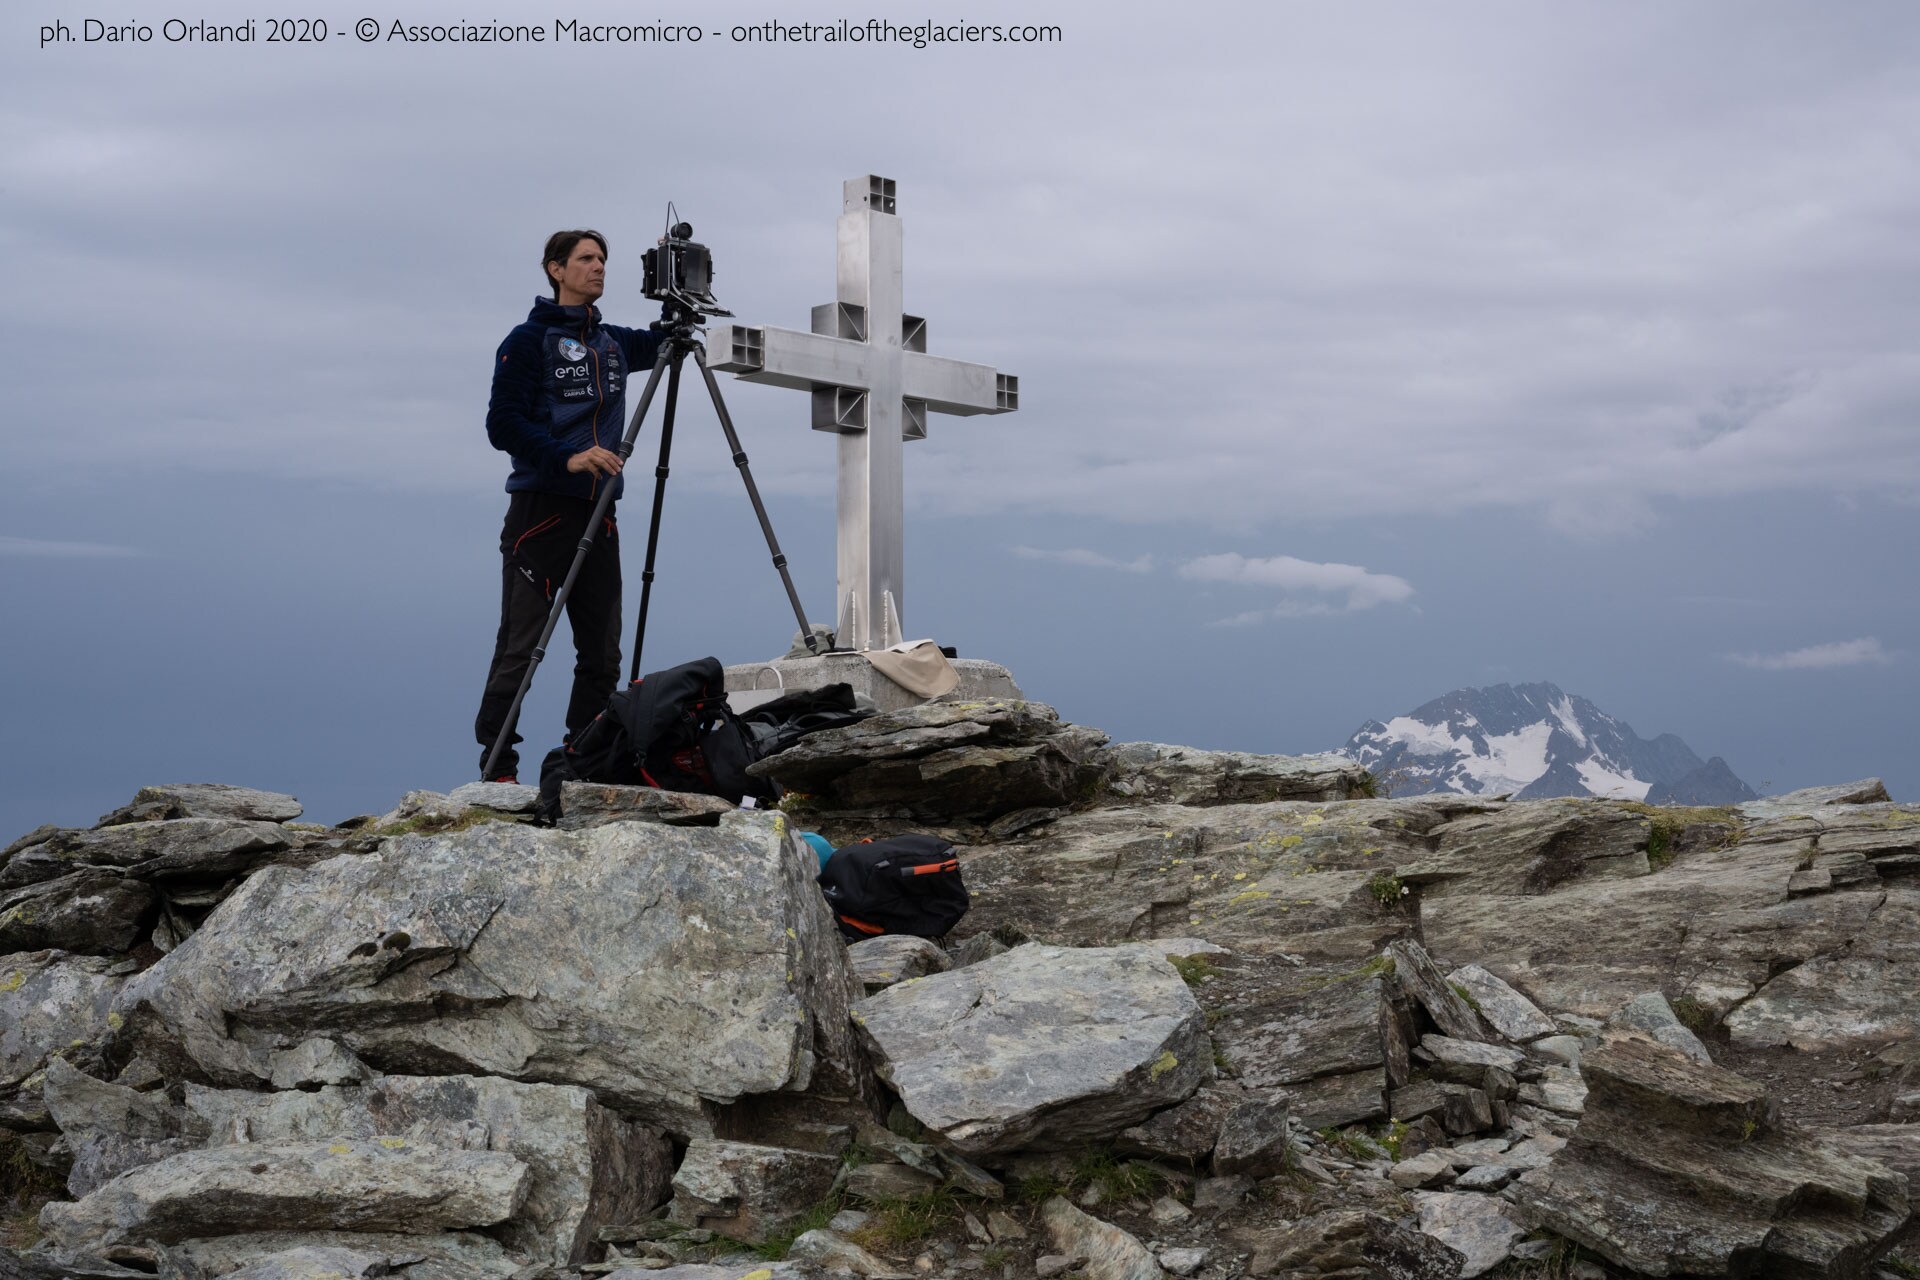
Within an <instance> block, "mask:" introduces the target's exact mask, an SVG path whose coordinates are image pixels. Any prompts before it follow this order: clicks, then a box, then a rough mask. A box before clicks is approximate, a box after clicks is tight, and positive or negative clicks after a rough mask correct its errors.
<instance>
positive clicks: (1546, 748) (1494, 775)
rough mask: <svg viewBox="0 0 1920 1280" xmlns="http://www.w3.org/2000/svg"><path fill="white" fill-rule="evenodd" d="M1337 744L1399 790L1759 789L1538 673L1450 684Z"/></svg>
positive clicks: (1676, 799) (1735, 798)
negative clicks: (1537, 677)
mask: <svg viewBox="0 0 1920 1280" xmlns="http://www.w3.org/2000/svg"><path fill="white" fill-rule="evenodd" d="M1342 752H1343V754H1345V755H1347V756H1349V757H1351V758H1352V759H1354V760H1355V761H1357V762H1359V763H1360V764H1362V765H1364V766H1365V767H1366V768H1368V769H1369V770H1371V771H1372V772H1373V773H1374V774H1375V775H1376V776H1379V777H1383V778H1385V779H1387V780H1388V783H1389V787H1390V789H1391V791H1392V793H1393V794H1394V795H1403V796H1404V795H1423V794H1426V793H1429V792H1435V791H1448V792H1456V793H1459V794H1462V795H1486V796H1493V795H1510V796H1512V797H1513V798H1515V799H1517V800H1541V799H1546V798H1548V797H1552V796H1605V797H1608V798H1612V799H1620V800H1644V801H1646V802H1648V803H1650V804H1690V805H1720V804H1738V803H1740V802H1742V801H1745V800H1753V799H1757V798H1758V797H1757V796H1756V795H1755V793H1754V791H1753V789H1752V788H1751V787H1749V786H1747V784H1746V783H1744V782H1742V781H1741V780H1740V779H1739V778H1737V777H1735V776H1734V773H1733V770H1732V769H1730V768H1728V767H1727V762H1726V761H1725V760H1722V759H1721V758H1720V757H1719V756H1714V757H1713V758H1712V759H1710V760H1706V761H1704V762H1703V761H1702V760H1701V759H1700V757H1699V756H1697V755H1695V754H1694V753H1693V750H1692V749H1691V748H1690V747H1688V746H1687V744H1686V743H1684V742H1682V741H1681V740H1680V739H1679V738H1677V737H1675V736H1674V735H1673V734H1671V733H1663V734H1661V735H1660V736H1659V737H1657V738H1654V739H1651V740H1648V739H1645V738H1642V737H1640V735H1638V734H1636V733H1635V732H1634V731H1633V729H1632V728H1631V727H1630V726H1629V725H1627V724H1626V723H1625V722H1624V721H1621V720H1616V719H1614V718H1613V717H1612V716H1610V715H1608V714H1607V713H1606V712H1604V711H1602V710H1601V709H1600V708H1599V707H1596V706H1595V705H1594V704H1593V703H1591V702H1589V701H1587V700H1586V699H1585V698H1582V697H1579V696H1577V695H1570V694H1567V693H1565V692H1563V691H1562V690H1561V689H1560V687H1559V686H1558V685H1553V684H1547V683H1544V682H1543V683H1539V684H1521V685H1507V684H1496V685H1492V686H1490V687H1488V688H1484V689H1455V690H1454V691H1453V692H1451V693H1448V694H1445V695H1443V696H1441V697H1438V698H1435V699H1434V700H1433V701H1432V702H1429V703H1426V704H1425V705H1424V706H1421V707H1418V708H1416V709H1415V710H1413V711H1411V712H1409V713H1408V714H1406V715H1402V716H1395V717H1394V718H1393V719H1391V720H1388V721H1386V722H1384V723H1383V722H1381V721H1378V720H1369V721H1367V723H1365V724H1363V725H1361V726H1360V728H1359V729H1358V730H1356V731H1355V732H1354V734H1353V736H1352V737H1351V738H1348V739H1347V743H1346V746H1345V747H1343V748H1342Z"/></svg>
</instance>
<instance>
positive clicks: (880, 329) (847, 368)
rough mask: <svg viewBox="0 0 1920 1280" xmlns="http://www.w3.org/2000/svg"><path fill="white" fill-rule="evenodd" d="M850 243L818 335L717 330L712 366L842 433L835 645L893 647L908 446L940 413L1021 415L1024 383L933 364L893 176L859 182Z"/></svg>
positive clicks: (850, 211) (943, 362)
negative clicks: (907, 307)
mask: <svg viewBox="0 0 1920 1280" xmlns="http://www.w3.org/2000/svg"><path fill="white" fill-rule="evenodd" d="M839 240H840V247H839V287H838V289H837V290H836V297H837V301H834V302H830V303H827V304H825V305H823V306H818V307H815V308H814V309H813V332H811V333H800V332H798V331H797V330H793V329H769V328H756V327H749V326H746V325H738V324H726V325H716V326H714V327H713V329H712V331H711V332H710V333H709V335H708V337H707V362H708V364H709V365H710V366H711V367H712V368H714V369H716V370H720V371H722V372H727V373H735V374H738V375H739V376H740V378H741V380H742V381H745V382H766V383H771V384H772V385H774V386H776V387H796V388H798V389H799V390H802V391H807V392H810V393H812V396H813V427H814V430H816V431H831V432H834V433H836V434H838V435H839V437H840V483H839V521H838V527H839V544H840V545H839V596H838V599H837V601H836V602H835V609H836V611H837V619H836V627H835V632H836V641H837V644H838V647H840V648H843V649H854V650H866V649H884V648H886V647H887V646H889V645H892V644H898V643H899V642H900V641H901V640H903V639H904V638H905V637H904V635H903V634H902V632H901V621H900V617H901V609H902V601H903V599H904V596H905V591H904V575H903V570H904V567H905V566H904V558H905V557H904V549H903V547H904V544H903V525H904V519H903V517H904V498H903V489H902V462H903V458H902V454H903V451H904V442H905V441H908V440H924V439H925V438H926V435H927V414H928V412H929V411H931V412H934V413H951V414H961V415H969V414H976V413H1011V412H1013V411H1014V410H1015V409H1017V408H1018V407H1019V400H1020V392H1019V380H1018V379H1016V378H1014V377H1012V376H1010V375H1008V374H1004V373H1000V372H998V371H996V370H994V369H993V368H991V367H989V366H987V365H984V364H968V363H966V362H964V361H960V360H948V359H945V358H943V357H940V356H931V355H928V354H927V322H926V321H925V320H923V319H921V318H920V317H919V316H910V315H905V314H903V313H902V311H901V306H902V302H901V298H902V292H901V257H902V255H901V235H900V218H899V216H898V215H897V214H896V213H895V212H894V183H893V180H892V179H891V178H875V177H864V178H851V179H848V181H847V183H846V207H845V211H844V212H843V213H842V214H841V215H840V223H839Z"/></svg>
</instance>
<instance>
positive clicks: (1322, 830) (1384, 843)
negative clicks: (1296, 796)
mask: <svg viewBox="0 0 1920 1280" xmlns="http://www.w3.org/2000/svg"><path fill="white" fill-rule="evenodd" d="M1477 803H1478V802H1471V801H1462V800H1461V799H1460V798H1458V797H1438V798H1436V797H1427V796H1422V797H1418V798H1416V799H1412V800H1352V801H1345V802H1340V803H1335V804H1313V803H1307V802H1303V801H1274V802H1271V803H1266V804H1233V805H1219V806H1215V807H1209V808H1194V807H1188V806H1184V805H1175V804H1157V805H1140V806H1138V807H1128V808H1095V809H1092V810H1088V811H1084V812H1078V813H1071V814H1068V815H1066V816H1064V817H1061V818H1059V819H1057V820H1055V821H1053V822H1051V823H1048V824H1047V825H1046V826H1044V827H1041V828H1038V829H1036V830H1035V831H1033V832H1031V833H1028V834H1027V835H1025V836H1024V837H1023V838H1021V839H1020V840H1017V841H1014V842H1012V843H1007V844H995V845H983V846H975V847H970V848H968V849H967V850H966V851H965V862H964V866H965V870H966V876H967V886H968V888H969V890H970V891H971V892H972V893H973V909H972V911H971V913H970V914H969V916H968V919H967V923H966V927H967V928H968V929H969V930H975V931H981V932H985V931H988V930H991V929H994V928H996V927H1000V926H1006V927H1010V928H1013V929H1017V930H1019V931H1020V932H1021V933H1023V934H1025V935H1026V936H1029V937H1044V938H1048V939H1050V940H1057V941H1062V942H1068V943H1071V944H1073V945H1076V946H1098V945H1108V944H1112V943H1116V942H1127V941H1144V940H1147V939H1151V938H1171V937H1182V936H1198V937H1202V938H1205V939H1206V940H1207V941H1209V942H1212V943H1214V944H1216V945H1219V946H1223V947H1227V948H1229V949H1230V950H1232V951H1233V952H1235V953H1236V954H1240V955H1247V956H1270V955H1275V954H1279V953H1285V954H1297V955H1301V956H1305V957H1308V958H1309V959H1315V960H1326V961H1328V962H1346V963H1351V964H1354V965H1359V964H1362V963H1364V962H1366V961H1367V960H1369V959H1371V958H1372V957H1374V956H1376V955H1378V954H1379V953H1380V950H1381V948H1382V947H1383V946H1385V945H1386V943H1387V942H1388V941H1390V940H1392V939H1393V938H1396V937H1399V936H1401V935H1403V934H1405V933H1407V932H1408V931H1409V929H1410V928H1411V924H1412V920H1411V917H1410V916H1409V915H1408V914H1406V913H1405V912H1404V911H1402V910H1400V909H1398V908H1397V906H1396V907H1388V906H1386V905H1385V904H1383V903H1382V902H1381V900H1380V898H1379V897H1378V895H1377V894H1376V892H1375V890H1374V889H1373V888H1372V887H1370V886H1372V885H1373V884H1374V883H1375V882H1376V880H1378V879H1379V878H1380V877H1383V876H1385V875H1387V874H1388V873H1390V872H1391V871H1392V869H1393V867H1394V866H1395V865H1396V863H1398V862H1400V861H1403V860H1405V859H1409V858H1412V857H1414V856H1417V855H1419V854H1422V853H1424V852H1425V851H1426V849H1427V848H1428V839H1427V835H1426V833H1427V832H1429V831H1431V830H1432V829H1434V828H1435V827H1437V826H1439V825H1440V824H1441V823H1442V822H1444V821H1445V820H1446V818H1447V816H1448V815H1449V814H1450V813H1455V812H1458V811H1460V810H1461V808H1462V807H1463V806H1464V807H1467V808H1472V807H1474V806H1475V805H1477Z"/></svg>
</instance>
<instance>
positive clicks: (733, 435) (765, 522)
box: [693, 347, 820, 654]
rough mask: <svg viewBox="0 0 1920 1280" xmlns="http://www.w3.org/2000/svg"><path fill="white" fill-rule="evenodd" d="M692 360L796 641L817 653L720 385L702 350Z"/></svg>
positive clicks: (816, 645) (695, 351) (817, 648)
mask: <svg viewBox="0 0 1920 1280" xmlns="http://www.w3.org/2000/svg"><path fill="white" fill-rule="evenodd" d="M693 358H694V360H695V361H696V362H697V363H698V364H699V365H700V375H701V377H703V378H705V379H706V381H707V394H708V395H709V396H711V397H713V411H714V412H715V413H716V414H718V415H719V417H720V429H721V430H722V431H724V432H726V434H727V447H728V448H729V449H731V450H733V465H734V466H736V467H738V468H740V479H741V481H742V482H743V483H744V484H745V485H746V486H747V498H748V499H749V500H750V501H751V502H752V503H753V514H754V515H756V516H758V517H760V532H762V533H764V534H766V535H767V550H768V551H770V552H772V553H773V567H774V568H775V569H777V570H779V571H780V585H782V586H784V587H785V588H786V589H787V602H788V603H789V604H791V605H792V606H793V617H794V620H795V621H796V622H798V623H799V624H800V638H801V639H803V640H805V641H806V644H807V652H808V653H815V654H817V653H819V652H820V646H819V643H818V642H817V641H815V639H814V638H813V627H812V626H811V625H810V624H809V623H808V622H807V611H806V610H805V609H804V608H802V607H801V604H800V593H799V592H798V591H795V590H794V589H793V575H792V574H790V573H788V572H787V557H786V555H785V554H784V553H783V552H782V551H781V550H780V540H779V539H778V538H775V537H774V536H773V522H772V521H771V520H769V519H767V507H766V504H765V503H763V502H761V501H760V487H759V486H758V485H756V484H754V482H753V471H752V469H751V468H749V467H748V466H747V453H746V450H744V449H742V448H741V447H740V436H739V433H738V432H736V431H734V429H733V415H732V414H730V413H728V412H727V402H726V401H725V400H723V399H721V398H720V383H719V381H718V380H716V379H715V378H714V376H713V370H711V369H709V368H707V353H706V350H705V349H704V348H702V347H695V348H694V349H693Z"/></svg>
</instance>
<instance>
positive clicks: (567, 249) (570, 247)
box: [540, 228, 607, 302]
mask: <svg viewBox="0 0 1920 1280" xmlns="http://www.w3.org/2000/svg"><path fill="white" fill-rule="evenodd" d="M582 240H591V241H593V242H594V243H595V244H597V245H599V246H600V256H601V257H603V258H604V257H606V256H607V238H606V237H605V236H603V235H601V234H600V233H599V232H598V231H588V230H586V229H585V228H582V229H581V230H578V231H556V232H554V233H553V234H552V235H550V236H548V237H547V251H546V252H545V253H544V254H542V255H541V258H540V275H541V278H542V279H544V280H545V281H546V282H547V284H548V285H549V286H550V287H551V288H552V289H553V300H554V301H555V302H558V301H559V300H560V282H559V281H558V280H555V279H554V278H553V277H552V276H550V275H548V274H547V267H548V265H549V264H553V263H557V264H559V265H560V266H561V267H562V268H563V269H564V268H565V267H566V265H567V260H568V259H570V258H572V257H573V251H574V250H575V249H577V248H579V247H580V242H581V241H582Z"/></svg>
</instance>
